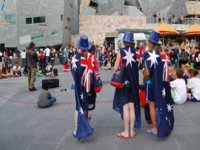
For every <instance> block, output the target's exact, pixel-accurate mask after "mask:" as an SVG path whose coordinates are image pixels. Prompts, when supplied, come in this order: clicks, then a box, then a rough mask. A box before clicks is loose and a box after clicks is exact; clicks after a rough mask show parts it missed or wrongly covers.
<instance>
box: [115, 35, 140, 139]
mask: <svg viewBox="0 0 200 150" xmlns="http://www.w3.org/2000/svg"><path fill="white" fill-rule="evenodd" d="M123 42H124V45H125V47H124V48H122V49H120V51H118V53H117V59H116V62H115V66H114V71H115V72H117V71H118V68H119V67H120V66H124V72H123V74H124V78H126V82H127V83H128V84H127V85H126V86H125V87H123V88H116V91H115V94H114V101H113V109H114V110H115V111H117V112H119V113H120V114H121V117H122V119H123V123H124V131H123V132H121V133H118V134H117V137H119V138H123V139H128V138H134V137H135V136H136V131H135V129H134V127H136V128H140V125H141V118H140V105H139V73H138V70H139V65H138V60H137V59H138V57H137V55H138V54H137V52H136V51H137V50H136V49H135V48H134V37H133V33H132V32H126V33H125V34H124V37H123Z"/></svg>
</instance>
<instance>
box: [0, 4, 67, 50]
mask: <svg viewBox="0 0 200 150" xmlns="http://www.w3.org/2000/svg"><path fill="white" fill-rule="evenodd" d="M64 1H67V0H31V1H30V0H6V1H5V0H0V34H1V35H0V43H4V44H5V47H13V48H16V47H17V48H18V49H19V50H21V49H24V48H25V47H26V46H27V44H28V43H29V42H30V41H33V42H35V43H36V45H37V46H47V45H57V44H61V43H62V41H63V38H62V37H63V14H64Z"/></svg>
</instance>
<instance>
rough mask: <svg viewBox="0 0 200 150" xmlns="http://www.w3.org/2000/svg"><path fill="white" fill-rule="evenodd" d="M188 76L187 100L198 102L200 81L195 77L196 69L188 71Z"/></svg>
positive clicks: (199, 100)
mask: <svg viewBox="0 0 200 150" xmlns="http://www.w3.org/2000/svg"><path fill="white" fill-rule="evenodd" d="M188 74H189V79H188V84H187V89H188V99H189V100H190V101H192V102H200V90H199V89H200V79H199V77H197V75H198V71H197V70H196V69H189V70H188Z"/></svg>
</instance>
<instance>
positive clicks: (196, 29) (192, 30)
mask: <svg viewBox="0 0 200 150" xmlns="http://www.w3.org/2000/svg"><path fill="white" fill-rule="evenodd" d="M184 34H185V35H200V25H198V24H193V25H191V26H190V27H189V28H188V30H186V31H185V32H184Z"/></svg>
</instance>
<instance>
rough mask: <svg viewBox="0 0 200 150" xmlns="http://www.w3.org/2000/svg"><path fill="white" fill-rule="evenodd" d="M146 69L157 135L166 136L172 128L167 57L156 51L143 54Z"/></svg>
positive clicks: (172, 117)
mask: <svg viewBox="0 0 200 150" xmlns="http://www.w3.org/2000/svg"><path fill="white" fill-rule="evenodd" d="M143 59H144V61H145V66H146V69H148V70H149V72H150V78H149V79H150V80H151V84H152V89H153V91H152V94H153V95H152V98H153V100H154V101H155V104H156V112H157V125H158V134H157V135H158V137H167V136H169V135H170V133H171V132H172V130H173V128H174V113H173V99H172V96H171V90H170V84H169V77H168V59H167V57H166V55H165V54H160V53H159V52H158V51H156V50H154V51H153V52H145V53H144V54H143Z"/></svg>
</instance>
